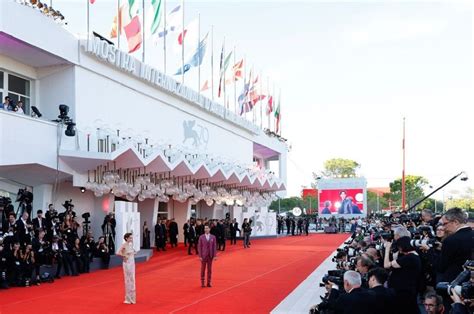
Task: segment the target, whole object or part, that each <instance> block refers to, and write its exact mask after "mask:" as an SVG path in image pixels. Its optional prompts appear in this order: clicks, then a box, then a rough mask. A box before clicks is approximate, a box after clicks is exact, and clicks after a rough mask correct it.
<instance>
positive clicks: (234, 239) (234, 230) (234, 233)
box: [230, 218, 240, 244]
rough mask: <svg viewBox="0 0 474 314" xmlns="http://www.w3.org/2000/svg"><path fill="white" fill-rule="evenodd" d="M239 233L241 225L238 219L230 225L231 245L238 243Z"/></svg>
mask: <svg viewBox="0 0 474 314" xmlns="http://www.w3.org/2000/svg"><path fill="white" fill-rule="evenodd" d="M237 231H238V232H239V233H240V229H239V223H238V222H237V219H235V218H234V220H232V223H231V224H230V244H236V243H237Z"/></svg>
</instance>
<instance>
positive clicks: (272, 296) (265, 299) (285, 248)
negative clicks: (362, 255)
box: [0, 234, 347, 314]
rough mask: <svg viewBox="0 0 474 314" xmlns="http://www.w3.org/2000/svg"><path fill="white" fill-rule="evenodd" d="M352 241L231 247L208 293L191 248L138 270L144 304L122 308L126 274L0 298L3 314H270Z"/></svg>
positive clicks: (316, 238) (325, 238)
mask: <svg viewBox="0 0 474 314" xmlns="http://www.w3.org/2000/svg"><path fill="white" fill-rule="evenodd" d="M346 238H347V235H346V234H339V235H326V234H318V235H310V236H308V237H306V236H295V237H284V238H278V239H262V240H257V239H252V240H251V241H252V247H251V248H250V249H245V250H244V249H243V247H242V242H241V241H239V242H238V243H237V245H235V246H230V245H227V248H226V251H225V252H218V254H219V256H218V259H217V261H215V262H214V264H213V287H212V288H201V287H200V279H199V267H200V263H199V261H198V258H197V257H196V256H195V255H193V256H188V255H186V254H185V251H184V249H185V248H184V247H183V246H182V244H180V246H181V247H178V248H175V249H168V251H166V252H155V253H154V256H153V258H152V259H151V260H150V261H149V262H146V263H140V264H137V273H136V281H137V304H136V305H125V304H122V301H123V293H124V292H123V274H122V268H121V267H120V268H114V269H110V270H105V271H98V272H94V273H90V274H84V275H80V276H79V277H64V278H63V279H60V280H57V281H55V283H53V284H42V285H41V286H40V287H30V288H11V289H9V290H2V291H0V296H1V297H0V313H2V314H3V313H23V312H30V313H31V311H34V312H42V313H59V312H63V313H79V312H81V313H99V312H102V313H104V312H107V313H125V312H129V313H132V312H141V313H145V312H146V313H268V312H270V311H271V310H272V309H273V308H274V307H275V306H277V305H278V304H279V303H280V302H281V301H282V300H283V299H284V298H285V297H286V296H287V295H288V294H289V293H290V292H291V291H292V290H293V289H294V288H296V287H297V286H298V284H299V283H301V282H302V281H303V280H304V279H305V278H306V277H307V276H308V275H309V274H310V273H311V272H312V271H313V270H314V269H315V268H316V267H317V266H318V265H319V264H320V263H321V262H322V261H324V260H325V259H326V258H327V257H328V256H329V254H331V253H332V252H333V251H334V250H335V249H336V248H337V247H338V246H339V245H340V244H341V243H342V242H343V241H344V240H345V239H346Z"/></svg>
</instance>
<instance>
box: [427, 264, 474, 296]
mask: <svg viewBox="0 0 474 314" xmlns="http://www.w3.org/2000/svg"><path fill="white" fill-rule="evenodd" d="M463 268H464V270H463V271H462V272H460V273H459V275H458V276H457V277H456V278H455V279H454V280H453V281H451V282H439V283H438V284H437V285H436V291H437V292H439V293H443V292H447V293H448V294H449V295H453V293H454V292H456V294H458V295H460V296H461V297H463V298H464V299H473V298H474V296H473V283H472V281H471V276H473V274H474V260H468V261H466V263H464V265H463Z"/></svg>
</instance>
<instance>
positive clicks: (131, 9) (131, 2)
mask: <svg viewBox="0 0 474 314" xmlns="http://www.w3.org/2000/svg"><path fill="white" fill-rule="evenodd" d="M134 5H135V0H128V15H129V16H130V18H132V16H134V15H135V14H137V9H135V8H134V7H133V6H134ZM134 9H135V10H134Z"/></svg>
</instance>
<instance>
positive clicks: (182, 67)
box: [181, 0, 185, 85]
mask: <svg viewBox="0 0 474 314" xmlns="http://www.w3.org/2000/svg"><path fill="white" fill-rule="evenodd" d="M182 6H183V16H182V21H181V23H182V24H183V25H182V27H181V38H182V41H183V44H182V45H181V84H183V85H184V42H185V40H184V0H182Z"/></svg>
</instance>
